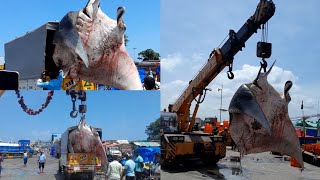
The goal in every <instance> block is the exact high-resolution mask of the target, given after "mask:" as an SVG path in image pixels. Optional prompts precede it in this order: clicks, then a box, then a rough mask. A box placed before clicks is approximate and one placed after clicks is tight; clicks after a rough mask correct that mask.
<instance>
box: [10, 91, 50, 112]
mask: <svg viewBox="0 0 320 180" xmlns="http://www.w3.org/2000/svg"><path fill="white" fill-rule="evenodd" d="M53 93H54V91H49V92H48V95H47V98H46V102H45V103H44V104H42V107H41V108H39V109H38V110H36V111H34V110H33V109H30V108H28V106H27V105H26V104H25V103H24V99H23V96H21V95H20V91H19V90H16V94H17V98H18V99H19V101H18V103H19V104H20V106H21V108H22V109H23V111H24V112H26V113H27V114H29V115H33V116H34V115H38V114H40V113H41V112H42V111H43V110H44V109H45V108H46V107H47V106H48V105H49V103H50V100H51V99H52V96H53Z"/></svg>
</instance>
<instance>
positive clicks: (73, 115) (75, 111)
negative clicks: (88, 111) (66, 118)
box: [70, 110, 78, 118]
mask: <svg viewBox="0 0 320 180" xmlns="http://www.w3.org/2000/svg"><path fill="white" fill-rule="evenodd" d="M77 116H78V111H77V110H72V111H71V112H70V117H71V118H76V117H77Z"/></svg>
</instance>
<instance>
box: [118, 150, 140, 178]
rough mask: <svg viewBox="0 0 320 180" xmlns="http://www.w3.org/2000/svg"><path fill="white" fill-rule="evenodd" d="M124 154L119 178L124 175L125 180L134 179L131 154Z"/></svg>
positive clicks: (133, 165)
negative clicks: (122, 167)
mask: <svg viewBox="0 0 320 180" xmlns="http://www.w3.org/2000/svg"><path fill="white" fill-rule="evenodd" d="M125 156H126V159H127V161H126V162H125V163H124V169H123V171H122V176H121V179H122V178H123V176H124V175H125V176H126V180H135V174H134V168H135V166H136V165H135V164H134V162H133V160H132V155H131V154H126V155H125Z"/></svg>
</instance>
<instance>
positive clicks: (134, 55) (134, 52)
mask: <svg viewBox="0 0 320 180" xmlns="http://www.w3.org/2000/svg"><path fill="white" fill-rule="evenodd" d="M136 49H137V48H135V47H134V48H133V58H134V59H133V61H136Z"/></svg>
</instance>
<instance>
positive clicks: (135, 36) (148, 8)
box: [0, 0, 160, 58]
mask: <svg viewBox="0 0 320 180" xmlns="http://www.w3.org/2000/svg"><path fill="white" fill-rule="evenodd" d="M86 3H87V0H67V1H66V0H54V1H51V0H31V1H20V0H10V1H4V2H2V7H3V8H2V10H1V14H2V16H1V17H0V22H1V28H0V57H3V56H5V55H4V44H5V43H7V42H9V41H11V40H13V39H15V38H16V37H20V36H22V35H24V34H25V33H26V32H28V31H29V32H30V31H32V30H34V29H36V28H38V27H40V26H41V25H43V24H45V23H46V22H47V21H56V20H58V21H59V20H61V19H62V18H63V16H64V15H65V14H66V13H68V12H69V11H79V10H81V9H82V8H83V7H84V6H85V5H86ZM119 6H124V7H125V8H126V13H125V15H124V21H125V23H126V26H127V31H126V34H127V35H128V36H129V40H130V42H129V44H128V46H127V51H128V52H129V53H130V55H131V57H132V58H134V50H133V48H137V49H136V52H135V54H136V57H137V54H138V53H139V52H140V51H143V50H145V49H148V48H152V49H153V50H155V51H157V52H159V51H160V23H159V22H160V9H159V6H160V3H159V0H153V1H148V0H139V1H130V0H117V1H112V0H101V9H102V11H103V12H104V13H106V14H107V15H108V16H109V17H110V18H112V19H115V18H116V11H117V8H118V7H119Z"/></svg>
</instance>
